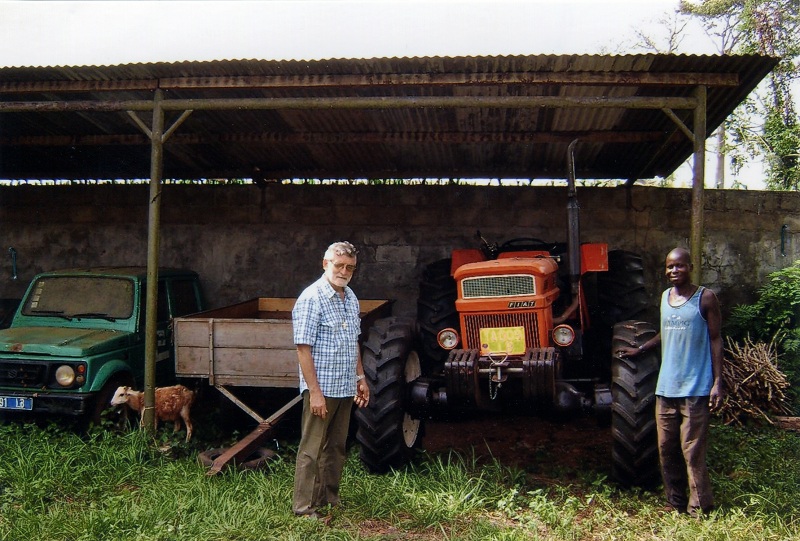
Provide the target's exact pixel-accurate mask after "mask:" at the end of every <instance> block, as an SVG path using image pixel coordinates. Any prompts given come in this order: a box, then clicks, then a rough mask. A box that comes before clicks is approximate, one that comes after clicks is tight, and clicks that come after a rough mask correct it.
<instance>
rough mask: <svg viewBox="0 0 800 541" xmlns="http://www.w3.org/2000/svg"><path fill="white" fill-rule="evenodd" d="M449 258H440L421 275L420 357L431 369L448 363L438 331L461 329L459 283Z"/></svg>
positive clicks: (446, 353)
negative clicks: (458, 310)
mask: <svg viewBox="0 0 800 541" xmlns="http://www.w3.org/2000/svg"><path fill="white" fill-rule="evenodd" d="M450 264H451V260H450V259H440V260H439V261H436V262H434V263H431V264H430V265H428V266H427V267H426V268H425V270H424V271H423V273H422V281H421V282H420V284H419V299H418V300H417V319H418V321H419V340H420V354H421V355H422V356H423V361H425V362H428V363H431V365H432V366H436V365H440V364H442V363H444V362H445V361H446V360H447V355H448V352H447V351H446V350H444V349H442V348H441V347H440V346H439V343H438V341H437V336H438V334H439V331H441V330H443V329H447V328H448V327H452V328H458V325H459V320H458V312H456V282H455V280H454V279H453V277H452V276H450Z"/></svg>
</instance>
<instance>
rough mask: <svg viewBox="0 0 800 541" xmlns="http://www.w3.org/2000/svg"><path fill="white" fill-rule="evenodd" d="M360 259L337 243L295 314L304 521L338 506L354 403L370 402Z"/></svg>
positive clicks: (297, 505)
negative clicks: (353, 283) (358, 284)
mask: <svg viewBox="0 0 800 541" xmlns="http://www.w3.org/2000/svg"><path fill="white" fill-rule="evenodd" d="M356 255H357V251H356V249H355V247H354V246H353V245H352V244H350V243H349V242H335V243H333V244H331V245H330V246H329V247H328V249H327V251H326V252H325V255H324V257H323V259H322V268H323V269H324V273H323V275H322V277H320V278H319V280H317V281H316V282H314V283H313V284H311V285H310V286H308V287H307V288H306V289H305V291H303V293H302V294H301V295H300V297H298V299H297V302H296V303H295V306H294V309H293V310H292V323H293V326H294V329H293V330H294V343H295V345H296V346H297V358H298V361H299V364H300V368H299V369H300V392H301V393H302V395H303V415H302V421H301V423H302V425H301V430H302V435H301V438H300V446H299V448H298V450H297V463H296V468H295V479H294V496H293V499H292V511H294V513H295V514H296V515H299V516H307V517H313V518H318V517H319V515H318V514H317V510H318V509H320V508H322V507H326V506H329V505H330V506H335V505H338V504H339V482H340V480H341V478H342V469H343V467H344V462H345V458H346V443H347V434H348V428H349V425H350V413H351V411H352V407H353V402H354V401H355V403H356V405H357V406H358V407H364V406H366V405H367V403H368V402H369V388H368V387H367V384H366V382H365V381H364V369H363V367H362V366H361V354H360V351H359V345H358V335H359V334H360V332H361V319H360V317H359V305H358V299H357V298H356V295H355V293H353V290H352V289H350V287H348V284H349V283H350V280H351V279H352V277H353V273H354V272H355V270H356Z"/></svg>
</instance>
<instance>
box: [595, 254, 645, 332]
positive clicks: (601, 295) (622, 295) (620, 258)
mask: <svg viewBox="0 0 800 541" xmlns="http://www.w3.org/2000/svg"><path fill="white" fill-rule="evenodd" d="M597 297H598V301H599V302H598V315H599V317H600V321H602V322H603V323H604V324H605V325H607V326H608V328H609V329H611V328H612V327H613V326H614V324H616V323H618V322H620V321H628V320H640V319H647V317H646V316H647V310H648V308H649V306H650V299H649V298H648V297H647V290H646V288H645V279H644V264H643V263H642V258H641V257H640V256H639V255H638V254H635V253H633V252H628V251H625V250H610V251H609V252H608V271H607V272H599V273H597Z"/></svg>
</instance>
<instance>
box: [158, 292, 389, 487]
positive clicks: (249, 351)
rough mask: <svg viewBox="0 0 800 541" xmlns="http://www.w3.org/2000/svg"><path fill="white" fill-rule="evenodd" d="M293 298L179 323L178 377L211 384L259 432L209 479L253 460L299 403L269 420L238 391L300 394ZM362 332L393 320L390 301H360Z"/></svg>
mask: <svg viewBox="0 0 800 541" xmlns="http://www.w3.org/2000/svg"><path fill="white" fill-rule="evenodd" d="M295 300H296V299H294V298H274V297H259V298H255V299H250V300H248V301H244V302H241V303H238V304H233V305H230V306H225V307H223V308H216V309H213V310H207V311H205V312H200V313H197V314H193V315H191V316H186V317H180V318H176V319H175V320H174V329H173V331H174V334H173V340H174V344H175V373H176V375H177V376H178V377H180V378H203V379H208V383H209V385H212V386H214V387H215V388H216V389H217V390H219V391H220V392H221V393H222V394H223V395H225V396H226V397H227V398H228V399H229V400H231V401H232V402H234V403H235V404H236V405H237V406H239V407H240V408H241V409H242V410H244V411H245V412H246V413H247V414H248V415H250V416H251V417H253V418H254V419H255V420H256V421H257V422H258V423H259V425H258V427H257V428H256V429H255V430H254V431H253V432H251V433H250V434H249V435H248V436H246V437H245V438H243V439H242V440H241V441H239V442H238V443H237V444H236V445H234V446H233V447H231V448H229V449H227V450H226V451H225V452H223V453H222V454H220V455H219V456H218V457H217V458H215V459H214V461H213V464H212V466H211V469H210V470H209V474H210V475H213V474H215V473H218V472H219V471H221V470H222V468H223V467H224V466H225V465H226V464H227V463H228V462H230V461H239V460H240V459H242V458H246V457H248V456H250V455H251V454H252V453H253V452H254V451H255V450H256V449H257V448H258V447H259V446H260V445H261V443H262V442H263V441H264V440H265V439H266V438H267V437H268V435H269V431H270V429H271V428H272V427H273V426H274V425H275V423H276V422H277V421H278V420H279V419H280V417H281V416H283V415H284V414H285V413H286V412H287V411H289V410H290V409H291V408H292V407H293V406H294V405H295V404H297V403H299V402H300V400H301V397H300V395H299V393H298V395H297V396H296V397H294V398H293V399H292V400H291V401H289V402H288V403H287V404H286V405H284V406H283V407H282V408H280V409H279V410H278V411H276V412H275V413H273V414H272V415H270V416H269V417H267V418H263V417H261V415H259V414H258V412H256V411H254V410H253V409H251V408H250V407H249V406H248V405H247V404H245V403H244V402H242V401H241V400H240V399H239V398H237V397H236V394H235V389H231V388H234V387H265V388H292V387H293V388H298V387H299V377H298V364H297V352H296V349H295V345H294V341H293V337H292V308H293V307H294V303H295ZM359 304H360V316H361V332H362V336H366V333H367V330H368V329H369V328H370V327H371V326H372V325H373V323H374V322H375V321H376V320H377V319H380V318H382V317H388V316H390V315H391V304H392V303H391V301H388V300H361V301H359Z"/></svg>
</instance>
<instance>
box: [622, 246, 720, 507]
mask: <svg viewBox="0 0 800 541" xmlns="http://www.w3.org/2000/svg"><path fill="white" fill-rule="evenodd" d="M691 270H692V262H691V256H690V254H689V252H688V251H687V250H685V249H683V248H675V249H674V250H672V251H671V252H670V253H669V254H668V255H667V259H666V276H667V279H668V280H669V281H670V283H671V284H672V287H670V288H669V289H667V290H666V291H664V293H663V294H662V296H661V332H660V333H659V334H657V335H656V336H655V337H653V338H652V339H650V340H648V341H647V342H646V343H644V344H642V345H641V346H639V347H638V348H632V347H631V348H627V347H626V348H622V349H621V350H620V351H619V352H618V353H619V354H621V355H627V356H635V355H637V354H639V353H641V352H642V351H647V350H649V349H652V348H654V347H658V345H659V344H661V369H660V370H659V374H658V383H657V384H656V428H657V432H658V452H659V457H660V459H661V475H662V478H663V480H664V491H665V493H666V498H667V505H668V506H669V507H671V508H672V509H674V510H676V511H678V512H681V513H689V514H691V515H692V516H697V515H698V514H699V513H701V512H702V513H708V512H709V511H711V510H712V509H713V507H714V497H713V494H712V491H711V481H710V479H709V475H708V468H707V466H706V451H707V448H708V425H709V419H710V412H711V411H712V410H714V409H716V408H718V407H719V406H721V405H722V398H723V389H722V356H723V345H722V336H721V334H720V328H721V326H722V317H721V315H720V308H719V301H718V300H717V296H716V295H715V294H714V292H713V291H711V290H709V289H706V288H704V287H702V286H697V285H695V284H693V283H692V281H691V277H690V273H691ZM687 490H688V492H689V497H688V499H687V497H686V492H687Z"/></svg>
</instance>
